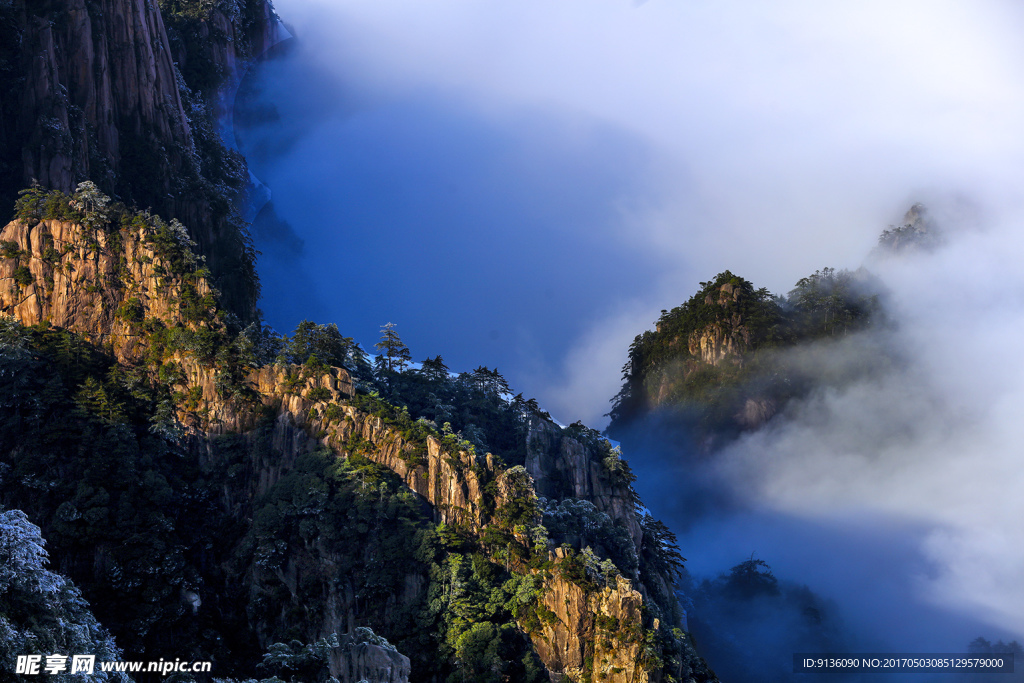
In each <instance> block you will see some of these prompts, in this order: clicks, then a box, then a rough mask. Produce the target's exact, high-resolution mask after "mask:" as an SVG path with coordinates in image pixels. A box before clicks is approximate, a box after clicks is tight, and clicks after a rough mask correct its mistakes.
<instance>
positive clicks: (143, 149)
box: [0, 0, 281, 317]
mask: <svg viewBox="0 0 1024 683" xmlns="http://www.w3.org/2000/svg"><path fill="white" fill-rule="evenodd" d="M246 7H248V8H249V11H248V13H247V16H248V17H249V20H248V21H246V22H245V23H244V25H242V22H241V20H240V18H239V17H229V16H226V15H224V14H223V13H221V12H219V11H211V12H210V15H209V17H208V18H207V19H206V20H204V21H202V22H199V32H200V33H202V32H203V30H206V31H207V33H209V40H207V41H205V42H204V41H202V40H193V41H190V43H189V44H190V47H191V52H190V53H187V52H186V51H185V50H184V48H183V47H182V46H181V41H178V44H177V45H176V47H177V49H174V50H172V43H171V41H170V40H169V37H168V31H167V27H166V25H165V21H164V17H163V16H162V15H161V11H160V7H159V4H158V3H157V2H156V0H49V1H47V2H42V1H39V0H12V1H11V2H10V3H9V4H6V3H5V4H4V5H0V196H2V197H3V198H4V200H5V201H10V200H11V199H13V198H14V196H15V194H16V192H17V191H18V190H20V189H22V188H25V187H28V186H30V185H31V184H33V183H38V184H40V185H42V186H43V187H46V188H50V189H58V190H62V191H64V192H71V191H73V190H74V189H75V188H76V187H77V185H78V184H79V183H81V182H83V181H85V180H92V181H93V182H95V183H96V184H97V185H98V186H100V188H101V189H102V190H103V191H104V192H106V193H108V194H110V195H112V196H117V197H119V198H121V199H123V200H124V201H126V202H128V203H134V204H136V205H138V206H140V207H149V208H151V209H153V210H154V211H155V212H156V213H159V214H160V215H162V216H165V217H167V218H172V217H173V218H178V219H179V220H181V221H182V222H183V223H184V224H185V225H187V226H188V228H189V230H190V232H191V233H192V237H193V239H194V240H195V241H196V242H197V244H198V247H199V250H200V252H201V253H203V254H204V255H206V256H207V258H208V262H209V266H210V269H211V271H212V272H213V275H214V277H215V278H216V279H217V280H218V282H220V284H221V288H222V289H223V290H224V292H225V294H226V295H227V296H228V298H230V299H231V301H229V302H228V304H229V305H230V307H231V308H232V309H233V310H235V311H236V312H237V313H239V314H240V315H242V316H243V317H249V316H250V315H251V314H252V311H253V310H254V308H253V307H254V305H255V301H254V298H253V297H254V293H253V292H245V291H242V290H241V289H240V290H239V291H238V292H235V291H234V287H235V285H236V284H238V285H239V286H240V287H241V284H240V283H241V281H242V280H244V279H246V278H249V279H251V277H250V276H249V275H246V276H244V277H239V274H240V272H241V271H240V270H239V265H238V262H239V260H243V261H244V260H245V259H246V258H247V257H246V255H245V253H244V252H245V250H246V245H245V243H244V235H240V234H239V227H238V224H237V222H234V221H235V219H233V218H231V208H230V204H231V202H232V197H234V196H235V195H236V194H237V193H238V192H240V191H242V190H243V189H244V187H245V183H247V182H248V173H247V171H246V168H245V162H244V160H243V159H242V158H241V156H240V155H237V154H234V153H231V152H229V151H227V150H225V149H224V148H222V147H220V148H219V149H214V148H217V147H219V146H220V139H219V136H218V135H217V132H216V131H214V130H212V129H211V126H210V123H209V121H208V118H207V117H208V116H209V113H208V112H207V110H206V109H205V105H204V98H205V99H206V100H216V101H215V102H211V105H213V108H214V109H215V110H219V112H222V111H223V109H224V104H223V101H222V98H223V97H227V96H229V95H225V94H222V93H221V91H220V90H217V91H212V92H206V93H192V92H191V91H190V90H189V89H188V87H187V86H186V85H185V81H184V79H183V78H182V75H181V72H180V71H179V69H178V65H177V64H176V62H179V61H180V62H182V63H187V62H189V61H190V62H191V63H193V64H195V63H196V62H201V63H202V64H203V67H204V69H206V70H207V71H208V72H210V73H212V74H216V75H217V76H218V77H217V78H216V83H217V84H218V88H219V87H220V85H222V84H223V85H224V86H225V87H226V92H227V91H230V92H233V87H234V81H235V80H236V79H237V76H238V74H239V73H240V72H241V70H242V69H243V65H244V64H247V63H248V61H247V60H249V59H251V58H253V57H255V56H258V55H259V54H261V53H262V51H263V50H265V49H266V46H267V45H269V44H272V43H273V42H274V41H276V40H277V39H278V38H279V33H280V31H281V29H280V24H279V21H278V20H277V17H276V16H275V15H274V14H273V11H272V9H271V7H270V5H269V3H268V2H267V0H248V2H247V3H246ZM243 47H244V49H242V48H243ZM219 112H218V111H214V112H213V114H214V115H215V116H216V115H217V114H218V113H219ZM211 151H213V152H215V154H214V156H218V157H220V158H218V159H216V160H210V159H207V160H206V161H205V162H204V161H201V157H203V156H204V155H205V156H206V157H210V156H211ZM211 161H213V163H211ZM236 281H237V282H236Z"/></svg>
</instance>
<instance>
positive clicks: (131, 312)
mask: <svg viewBox="0 0 1024 683" xmlns="http://www.w3.org/2000/svg"><path fill="white" fill-rule="evenodd" d="M145 315H146V311H145V309H144V308H143V307H142V302H141V301H139V298H138V297H137V296H133V297H130V298H128V299H126V300H125V301H124V303H122V304H121V305H120V306H118V308H117V317H118V318H120V319H121V320H124V321H125V322H129V323H139V322H142V319H143V318H144V317H145Z"/></svg>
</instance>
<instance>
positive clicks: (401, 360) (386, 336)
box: [374, 323, 412, 372]
mask: <svg viewBox="0 0 1024 683" xmlns="http://www.w3.org/2000/svg"><path fill="white" fill-rule="evenodd" d="M380 329H381V333H380V341H379V342H377V343H376V344H374V347H375V348H376V349H377V350H379V351H380V352H381V357H382V358H383V359H384V360H383V361H381V364H382V366H383V369H385V370H387V371H388V372H402V371H403V370H405V367H406V366H407V365H408V364H409V363H410V362H412V354H411V353H409V347H408V346H406V345H405V344H404V343H403V342H402V339H401V337H399V336H398V333H397V332H395V324H394V323H387V324H386V325H384V326H382V327H381V328H380Z"/></svg>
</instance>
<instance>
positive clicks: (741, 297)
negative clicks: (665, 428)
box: [609, 268, 882, 436]
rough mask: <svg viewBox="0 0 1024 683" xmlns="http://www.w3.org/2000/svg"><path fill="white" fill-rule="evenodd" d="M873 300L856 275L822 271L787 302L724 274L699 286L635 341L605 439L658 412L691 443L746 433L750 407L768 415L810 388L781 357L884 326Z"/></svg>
mask: <svg viewBox="0 0 1024 683" xmlns="http://www.w3.org/2000/svg"><path fill="white" fill-rule="evenodd" d="M880 294H881V286H880V284H879V283H878V282H877V280H876V279H875V278H874V277H873V276H872V275H871V274H870V273H867V272H866V271H864V270H859V271H856V272H851V271H846V270H843V271H837V270H835V269H833V268H824V269H822V270H819V271H816V272H815V273H813V274H812V275H810V276H808V277H805V278H801V279H800V280H799V281H798V282H797V283H796V285H795V286H794V288H793V289H792V290H791V291H790V292H789V293H788V294H787V295H786V296H785V297H782V296H778V295H773V294H771V293H770V292H768V290H767V289H765V288H760V289H755V288H754V286H753V285H752V284H751V283H750V282H749V281H747V280H745V279H743V278H741V277H738V276H736V275H734V274H732V273H731V272H729V271H725V272H723V273H720V274H719V275H717V276H716V277H715V278H714V279H712V280H710V281H708V282H702V283H701V289H700V290H699V291H698V292H697V293H696V294H694V295H693V296H692V297H691V298H690V299H689V300H688V301H687V302H686V303H684V304H682V305H681V306H677V307H676V308H673V309H672V310H670V311H662V314H661V316H660V318H659V319H658V321H657V322H656V323H655V330H654V331H653V332H652V331H646V332H644V333H642V334H640V335H637V337H636V338H635V339H634V340H633V343H632V344H631V345H630V347H629V360H628V361H627V362H626V364H625V365H624V366H623V370H622V377H623V385H622V389H621V390H620V392H619V394H618V395H617V396H616V397H615V398H614V399H613V406H612V409H611V411H610V413H609V415H610V416H611V418H612V423H611V425H610V427H609V431H610V433H612V434H616V433H618V432H619V431H620V430H624V429H626V428H628V426H629V424H630V423H631V422H632V421H633V420H635V419H638V418H640V417H643V416H645V415H648V414H650V413H651V412H652V411H655V410H657V409H660V410H666V409H671V410H672V411H674V412H676V413H677V414H678V415H679V416H680V419H681V420H682V421H683V422H685V423H687V424H689V425H691V426H692V427H693V429H695V430H696V432H697V434H698V435H704V436H707V435H710V434H717V435H727V434H731V433H735V432H737V431H739V430H741V429H743V428H745V427H748V426H751V425H749V424H744V422H745V419H744V411H745V408H746V403H747V401H748V400H751V399H753V400H755V401H758V402H761V404H762V405H767V406H769V410H770V411H771V412H774V411H775V410H777V409H778V407H779V406H781V405H782V404H784V403H785V402H786V401H787V400H789V399H790V398H793V397H794V396H799V395H802V394H803V393H804V392H806V391H807V390H808V388H809V386H810V382H811V380H812V379H813V378H810V377H808V376H807V375H806V371H804V370H802V369H801V368H800V367H799V364H798V363H796V362H795V360H794V358H793V357H792V356H791V355H787V354H786V351H787V350H789V349H793V348H797V347H799V346H801V345H807V344H810V343H812V342H824V343H828V342H835V341H837V340H841V339H844V338H846V337H848V336H850V335H853V334H855V333H856V332H858V331H860V330H863V329H865V328H867V327H869V326H871V325H878V324H882V320H881V309H880V307H879V296H880ZM708 348H711V349H713V351H714V352H717V355H714V353H709V352H708V351H707V349H708ZM769 416H770V415H769ZM755 417H756V416H755ZM756 424H757V423H756V422H755V424H754V425H753V426H756Z"/></svg>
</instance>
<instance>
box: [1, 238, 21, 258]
mask: <svg viewBox="0 0 1024 683" xmlns="http://www.w3.org/2000/svg"><path fill="white" fill-rule="evenodd" d="M21 254H22V252H21V249H19V248H18V243H17V242H10V241H7V240H4V241H2V242H0V258H18V257H19V256H21Z"/></svg>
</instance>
